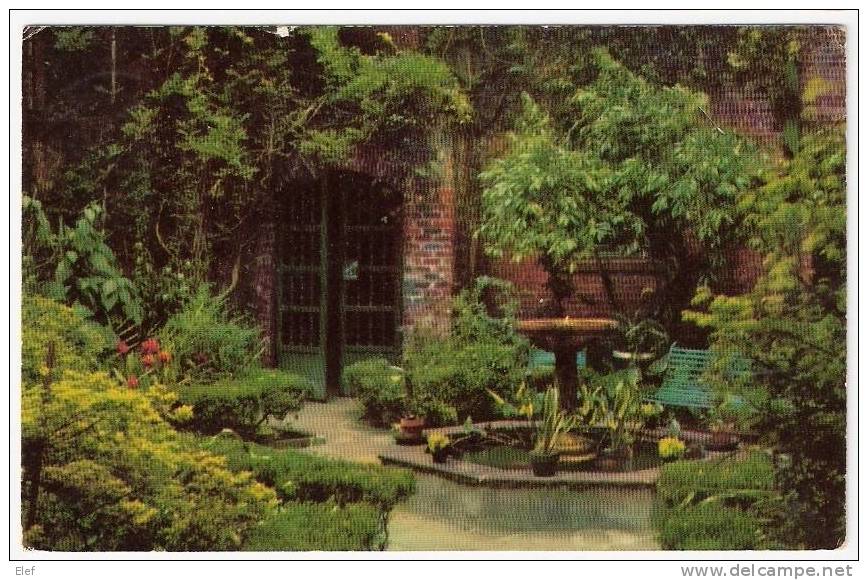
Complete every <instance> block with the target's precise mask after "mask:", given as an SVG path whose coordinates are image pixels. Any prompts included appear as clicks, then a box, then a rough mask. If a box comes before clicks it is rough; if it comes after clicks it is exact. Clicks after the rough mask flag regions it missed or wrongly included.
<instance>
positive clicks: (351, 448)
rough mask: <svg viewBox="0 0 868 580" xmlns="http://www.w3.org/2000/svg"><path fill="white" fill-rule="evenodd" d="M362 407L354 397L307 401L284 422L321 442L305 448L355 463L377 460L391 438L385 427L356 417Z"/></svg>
mask: <svg viewBox="0 0 868 580" xmlns="http://www.w3.org/2000/svg"><path fill="white" fill-rule="evenodd" d="M361 416H362V407H361V405H360V404H359V402H358V401H357V400H356V399H350V398H347V397H340V398H336V399H332V400H331V401H329V402H328V403H317V402H314V401H308V402H306V403H305V404H304V407H302V409H301V411H299V413H298V415H297V416H296V417H295V418H292V417H290V419H289V421H288V423H289V424H290V425H291V426H293V427H296V428H298V429H301V430H302V431H307V432H308V433H311V434H313V435H319V436H322V437H324V438H325V443H323V444H321V445H314V446H312V447H309V448H307V451H310V452H311V453H316V454H319V455H326V456H328V457H338V458H340V459H347V460H349V461H356V462H359V463H377V464H379V463H380V459H379V455H380V454H381V453H383V452H385V451H386V450H387V449H389V448H390V447H391V446H392V444H393V442H394V439H393V438H392V434H391V433H390V432H389V431H387V430H385V429H375V428H373V427H370V426H368V425H365V424H364V423H362V421H361V420H360V417H361Z"/></svg>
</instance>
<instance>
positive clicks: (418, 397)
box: [404, 333, 524, 425]
mask: <svg viewBox="0 0 868 580" xmlns="http://www.w3.org/2000/svg"><path fill="white" fill-rule="evenodd" d="M420 335H421V333H419V334H417V335H416V336H415V337H414V338H413V342H412V343H411V345H410V346H409V347H408V348H407V350H406V351H405V355H404V356H405V359H406V363H405V365H406V369H407V373H408V377H409V379H410V381H411V382H412V389H413V405H414V409H416V410H417V413H418V414H420V415H424V416H425V417H426V418H427V419H428V424H435V425H436V424H449V423H455V422H457V421H458V420H461V419H462V418H466V417H470V416H472V417H473V419H474V420H482V419H491V418H494V417H496V407H495V405H494V401H493V400H492V398H491V397H490V395H489V394H488V391H489V390H490V391H493V392H495V393H497V394H498V395H500V396H502V397H507V396H508V395H509V394H510V393H512V392H513V391H514V390H515V389H516V388H517V386H518V385H519V384H520V383H521V381H522V379H523V378H524V368H523V367H522V365H521V364H520V363H519V361H520V360H521V358H517V356H516V350H515V348H513V347H510V346H507V345H503V344H500V343H497V342H479V343H470V344H467V343H462V342H460V341H458V340H457V339H455V338H435V337H425V338H423V337H422V336H420Z"/></svg>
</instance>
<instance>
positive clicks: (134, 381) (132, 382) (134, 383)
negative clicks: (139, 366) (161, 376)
mask: <svg viewBox="0 0 868 580" xmlns="http://www.w3.org/2000/svg"><path fill="white" fill-rule="evenodd" d="M127 386H128V387H129V388H131V389H135V388H137V387H138V386H139V379H138V378H136V377H135V376H132V377H130V378H128V379H127Z"/></svg>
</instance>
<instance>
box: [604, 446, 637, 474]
mask: <svg viewBox="0 0 868 580" xmlns="http://www.w3.org/2000/svg"><path fill="white" fill-rule="evenodd" d="M631 455H632V453H631V451H630V449H629V448H625V449H619V450H617V451H612V450H611V449H604V450H602V451H600V453H599V455H597V459H596V460H595V461H596V465H597V469H599V470H600V471H623V470H624V467H625V465H626V464H627V462H628V461H630V457H631Z"/></svg>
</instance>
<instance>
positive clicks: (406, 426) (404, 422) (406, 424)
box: [398, 415, 425, 437]
mask: <svg viewBox="0 0 868 580" xmlns="http://www.w3.org/2000/svg"><path fill="white" fill-rule="evenodd" d="M398 425H399V427H400V429H401V433H403V434H404V435H405V436H406V437H422V428H423V427H425V419H424V418H423V417H416V416H415V415H411V416H409V417H401V422H400V423H399V424H398Z"/></svg>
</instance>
